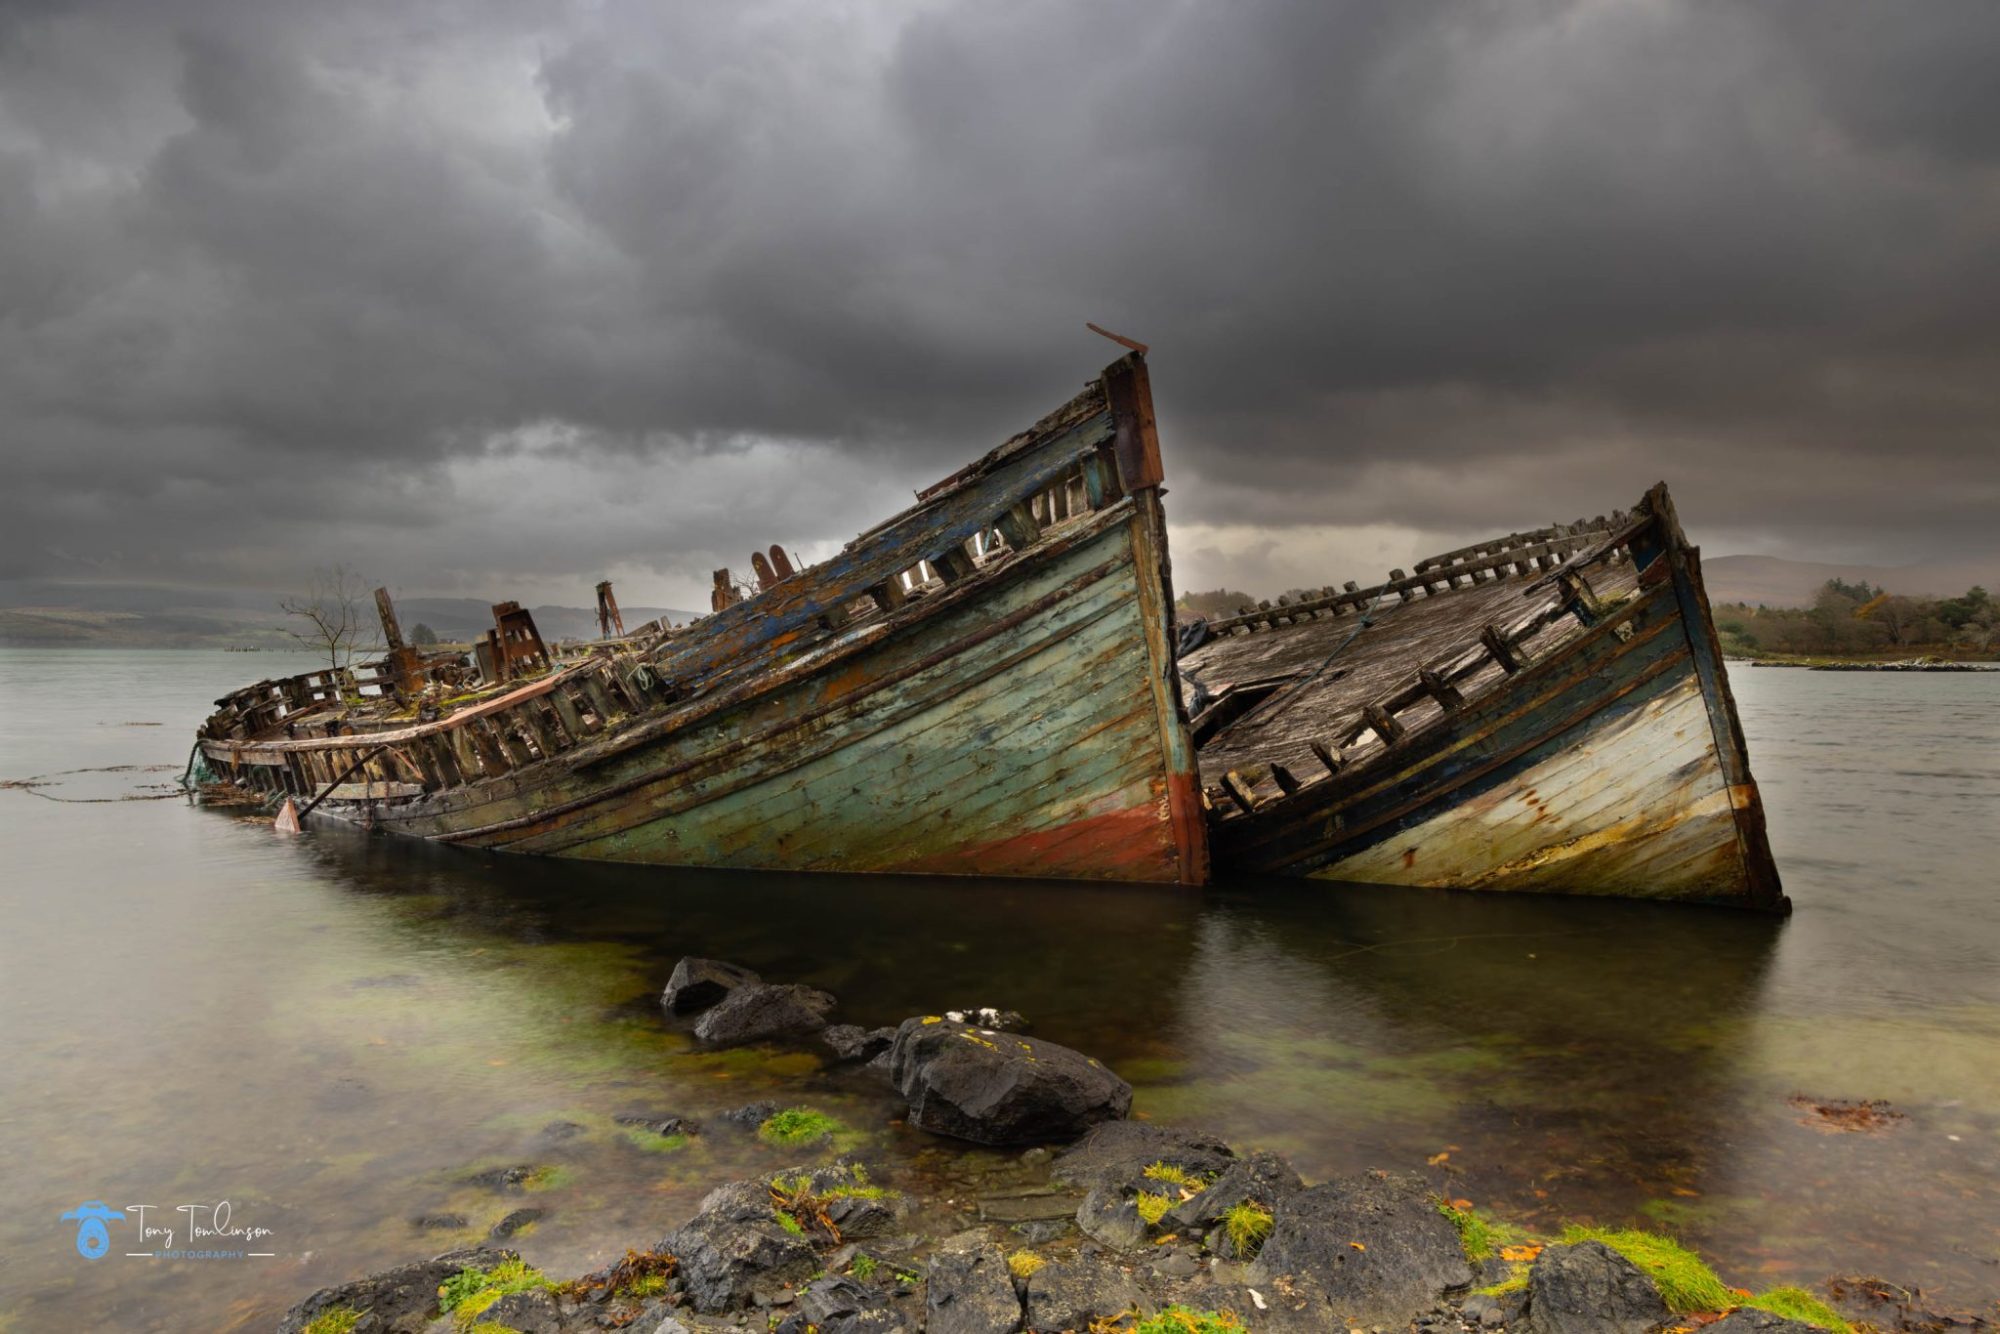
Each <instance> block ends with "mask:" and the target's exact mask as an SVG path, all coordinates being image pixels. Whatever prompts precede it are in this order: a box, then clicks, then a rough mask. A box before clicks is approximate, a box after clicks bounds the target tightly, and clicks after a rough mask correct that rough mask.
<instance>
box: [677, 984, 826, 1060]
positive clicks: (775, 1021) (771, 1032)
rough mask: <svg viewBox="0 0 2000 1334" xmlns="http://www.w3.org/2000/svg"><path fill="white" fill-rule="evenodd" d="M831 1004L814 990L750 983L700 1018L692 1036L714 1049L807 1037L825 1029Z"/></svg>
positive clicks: (725, 997)
mask: <svg viewBox="0 0 2000 1334" xmlns="http://www.w3.org/2000/svg"><path fill="white" fill-rule="evenodd" d="M834 1004H835V1002H834V998H833V997H832V996H831V995H830V994H828V993H827V992H824V991H821V990H819V989H818V988H817V987H806V986H799V985H798V984H796V983H787V984H785V985H782V986H779V985H773V984H770V983H763V982H759V983H753V984H751V985H748V986H741V987H737V988H736V989H735V990H734V991H731V992H730V993H729V994H728V995H727V996H724V997H723V998H722V999H721V1000H720V1001H719V1002H717V1003H716V1005H715V1007H714V1008H713V1009H711V1010H709V1011H708V1013H706V1014H704V1015H702V1017H701V1019H700V1021H699V1022H698V1023H696V1024H695V1026H694V1035H695V1036H696V1037H698V1038H700V1039H701V1040H702V1041H703V1042H707V1043H710V1044H712V1045H715V1046H733V1045H735V1044H738V1043H744V1042H768V1041H770V1040H772V1039H775V1038H800V1037H810V1036H811V1035H812V1034H814V1033H817V1032H819V1031H820V1030H821V1029H823V1028H825V1027H826V1017H827V1015H828V1014H830V1013H832V1011H833V1007H834Z"/></svg>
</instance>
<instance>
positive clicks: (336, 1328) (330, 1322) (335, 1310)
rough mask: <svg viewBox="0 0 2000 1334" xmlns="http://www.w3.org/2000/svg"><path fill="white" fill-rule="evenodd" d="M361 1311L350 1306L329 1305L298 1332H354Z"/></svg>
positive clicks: (332, 1333)
mask: <svg viewBox="0 0 2000 1334" xmlns="http://www.w3.org/2000/svg"><path fill="white" fill-rule="evenodd" d="M360 1323H361V1312H359V1311H357V1310H355V1309H354V1308H353V1307H351V1306H329V1307H327V1308H326V1309H325V1310H324V1311H321V1312H320V1313H319V1314H318V1315H316V1316H314V1317H313V1318H312V1322H311V1323H310V1324H308V1325H307V1326H306V1327H305V1328H304V1329H303V1330H301V1331H300V1334H354V1327H355V1326H356V1325H358V1324H360Z"/></svg>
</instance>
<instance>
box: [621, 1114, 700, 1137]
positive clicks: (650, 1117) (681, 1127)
mask: <svg viewBox="0 0 2000 1334" xmlns="http://www.w3.org/2000/svg"><path fill="white" fill-rule="evenodd" d="M611 1119H612V1120H613V1121H614V1122H616V1123H617V1124H619V1125H621V1126H636V1127H638V1128H639V1129H641V1130H650V1131H652V1132H653V1133H654V1134H655V1135H662V1136H664V1135H699V1134H700V1133H701V1123H700V1122H698V1121H691V1120H689V1119H688V1118H687V1117H685V1116H675V1115H674V1114H673V1113H671V1112H626V1113H624V1114H623V1115H620V1116H614V1117H612V1118H611Z"/></svg>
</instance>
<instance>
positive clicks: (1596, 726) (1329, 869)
mask: <svg viewBox="0 0 2000 1334" xmlns="http://www.w3.org/2000/svg"><path fill="white" fill-rule="evenodd" d="M1543 570H1546V571H1547V572H1546V573H1542V572H1541V571H1543ZM1446 574H1449V575H1450V576H1451V578H1449V579H1446V578H1444V577H1443V576H1445V575H1446ZM1461 578H1462V579H1463V582H1461V581H1460V580H1461ZM1391 599H1393V600H1391ZM1385 601H1387V605H1386V606H1384V605H1383V603H1384V602H1385ZM1316 602H1317V603H1331V604H1340V605H1349V606H1356V607H1375V608H1377V610H1375V611H1374V612H1373V613H1372V615H1373V617H1374V621H1373V623H1372V624H1370V625H1368V626H1367V627H1366V628H1364V629H1362V630H1361V632H1360V633H1359V634H1356V635H1353V636H1352V638H1351V639H1350V638H1349V635H1350V633H1351V632H1350V631H1348V630H1347V629H1345V628H1342V627H1340V626H1339V625H1338V623H1337V622H1326V621H1318V620H1313V619H1308V618H1305V617H1301V616H1297V615H1293V616H1292V617H1291V622H1290V624H1289V625H1283V626H1275V625H1273V626H1269V627H1268V628H1266V624H1265V623H1260V622H1259V621H1258V620H1257V619H1256V616H1257V614H1254V613H1253V614H1251V615H1249V616H1243V617H1235V618H1228V619H1225V620H1224V621H1221V622H1219V623H1217V624H1220V625H1222V626H1224V627H1225V628H1232V627H1234V626H1245V627H1247V629H1248V630H1249V633H1247V634H1233V635H1224V636H1220V637H1216V638H1213V639H1211V640H1210V641H1209V642H1208V643H1206V644H1204V645H1203V646H1202V647H1200V648H1198V649H1196V650H1195V651H1193V652H1192V653H1191V654H1189V655H1188V656H1187V657H1186V658H1184V659H1183V661H1182V667H1183V670H1184V671H1186V672H1192V673H1194V674H1195V675H1198V676H1199V677H1200V678H1201V680H1202V682H1203V683H1204V685H1205V686H1207V688H1208V689H1209V690H1210V691H1211V692H1214V694H1215V695H1216V696H1217V697H1218V698H1226V697H1227V693H1228V691H1229V690H1230V689H1231V688H1232V687H1234V686H1235V685H1237V684H1238V683H1249V682H1269V681H1272V680H1281V681H1282V680H1285V679H1286V678H1290V679H1291V680H1292V682H1293V683H1294V684H1293V685H1292V687H1290V688H1288V689H1286V690H1284V691H1282V692H1280V693H1279V694H1278V695H1277V696H1276V697H1274V699H1273V701H1272V702H1271V703H1270V704H1268V705H1266V706H1264V707H1261V708H1258V709H1255V710H1253V711H1251V712H1249V713H1247V714H1245V715H1244V716H1243V717H1241V718H1238V719H1236V720H1234V721H1232V722H1228V723H1225V724H1224V725H1222V726H1220V727H1216V728H1213V729H1205V728H1203V727H1202V725H1201V719H1199V718H1198V719H1197V720H1196V734H1197V735H1199V736H1202V737H1203V738H1204V740H1203V743H1202V746H1201V751H1200V758H1201V768H1202V772H1203V774H1204V775H1205V777H1206V781H1207V782H1208V783H1209V785H1210V787H1211V792H1212V802H1211V804H1212V806H1213V809H1214V812H1215V814H1214V818H1213V821H1212V838H1213V843H1214V852H1215V856H1216V859H1217V863H1218V865H1229V866H1233V867H1239V868H1242V869H1248V870H1255V871H1265V872H1280V873H1286V874H1292V875H1302V876H1309V877H1314V878H1320V879H1338V880H1361V881H1373V882H1377V883H1392V884H1414V885H1432V886H1448V887H1458V888H1472V889H1500V890H1519V889H1525V890H1538V891H1548V892H1563V893H1577V894H1622V895H1630V896H1636V897H1651V898H1672V899H1691V900H1700V901H1708V902H1717V903H1728V904H1737V905H1743V906H1751V907H1758V908H1765V909H1776V910H1783V909H1784V908H1785V907H1786V906H1788V905H1787V901H1786V899H1785V897H1784V894H1783V891H1782V889H1781V887H1780V885H1779V881H1778V875H1777V871H1776V868H1775V866H1774V865H1773V863H1772V860H1771V855H1770V848H1769V844H1768V840H1767V838H1766V836H1765V832H1764V823H1763V809H1762V804H1761V801H1760V799H1759V797H1758V794H1757V787H1756V783H1755V781H1754V779H1752V778H1751V776H1750V771H1749V761H1748V755H1747V751H1746V749H1745V746H1744V743H1743V736H1742V729H1741V726H1740V724H1739V722H1738V719H1737V717H1736V712H1735V704H1734V700H1733V699H1732V698H1731V696H1730V694H1729V689H1728V680H1727V676H1726V673H1725V672H1724V670H1723V665H1722V658H1721V653H1720V650H1719V648H1718V647H1717V646H1716V640H1715V632H1714V627H1713V625H1712V624H1711V622H1710V620H1709V615H1708V606H1707V600H1706V597H1705V596H1704V595H1703V593H1702V591H1701V586H1700V560H1699V554H1698V553H1697V552H1696V551H1695V550H1694V549H1693V548H1692V547H1690V546H1688V545H1687V542H1686V539H1685V538H1684V537H1683V536H1682V534H1681V530H1680V526H1679V522H1678V520H1677V518H1676V517H1675V515H1674V512H1673V506H1672V502H1671V500H1670V499H1669V497H1668V495H1667V491H1666V488H1665V487H1664V486H1663V485H1662V486H1657V487H1655V488H1653V489H1652V490H1651V491H1649V492H1648V493H1647V495H1646V497H1645V499H1644V500H1643V501H1642V502H1641V503H1640V504H1639V505H1638V506H1637V507H1636V508H1635V509H1634V510H1632V511H1631V512H1630V513H1626V512H1619V513H1617V514H1615V515H1613V516H1612V517H1611V518H1610V519H1604V518H1599V519H1597V520H1592V521H1579V522H1577V523H1575V524H1568V525H1557V526H1555V527H1552V528H1549V529H1542V530H1537V531H1536V532H1532V533H1516V534H1512V535H1510V536H1509V537H1506V538H1502V539H1497V540H1495V541H1492V542H1488V543H1481V544H1478V545H1475V546H1471V547H1466V548H1461V549H1460V550H1458V551H1455V552H1448V553H1445V554H1444V555H1443V556H1437V557H1432V558H1430V559H1428V560H1424V561H1419V562H1417V563H1416V565H1415V566H1414V573H1413V574H1411V575H1407V576H1405V575H1402V574H1401V573H1400V572H1395V573H1392V576H1391V578H1390V579H1389V580H1388V581H1386V582H1385V583H1383V584H1379V585H1376V586H1374V587H1373V588H1368V589H1362V588H1358V587H1356V586H1355V585H1354V584H1352V583H1350V584H1348V585H1347V586H1346V590H1345V591H1344V592H1342V593H1340V594H1336V595H1332V597H1331V598H1325V597H1322V598H1320V599H1312V598H1308V599H1306V600H1305V602H1304V604H1303V605H1304V606H1306V607H1308V608H1311V607H1313V606H1314V604H1315V603H1316ZM1299 605H1300V604H1298V603H1294V604H1293V608H1292V609H1290V610H1294V611H1295V610H1296V609H1297V607H1298V606H1299ZM1324 737H1331V738H1333V739H1336V740H1341V741H1343V743H1354V742H1357V741H1359V742H1360V744H1359V745H1358V746H1356V748H1355V749H1354V750H1353V751H1352V752H1346V753H1343V752H1336V751H1334V750H1332V749H1329V748H1328V746H1327V744H1326V743H1325V742H1324V741H1322V740H1321V738H1324ZM1363 738H1365V740H1363ZM1313 761H1317V763H1318V765H1319V766H1320V767H1321V768H1323V769H1325V770H1326V771H1327V776H1326V777H1325V778H1323V779H1320V780H1318V781H1314V782H1311V783H1304V784H1298V785H1297V786H1292V785H1290V784H1288V783H1287V782H1286V781H1285V780H1286V778H1288V777H1290V775H1291V774H1292V773H1294V772H1296V771H1297V769H1296V766H1298V765H1300V764H1302V763H1310V762H1313ZM1280 771H1283V773H1284V776H1283V777H1281V776H1280ZM1245 774H1268V775H1269V776H1270V777H1269V778H1268V780H1265V781H1260V782H1258V783H1255V784H1248V783H1245V782H1244V780H1243V775H1245Z"/></svg>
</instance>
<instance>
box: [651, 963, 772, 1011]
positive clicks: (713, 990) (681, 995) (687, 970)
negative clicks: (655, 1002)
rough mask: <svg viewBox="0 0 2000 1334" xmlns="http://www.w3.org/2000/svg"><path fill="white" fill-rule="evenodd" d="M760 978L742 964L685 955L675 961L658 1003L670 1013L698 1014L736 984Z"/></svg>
mask: <svg viewBox="0 0 2000 1334" xmlns="http://www.w3.org/2000/svg"><path fill="white" fill-rule="evenodd" d="M763 980H764V979H763V978H761V977H759V976H758V975H757V974H755V973H753V972H751V971H750V970H749V969H748V968H745V967H743V966H742V965H741V964H734V963H724V962H723V961H722V960H720V959H696V958H686V959H682V960H681V961H680V962H679V963H677V964H675V965H674V971H673V975H672V976H670V977H669V978H667V989H666V990H665V991H663V992H661V993H660V1004H661V1005H663V1006H665V1007H666V1008H667V1011H668V1012H669V1013H671V1014H698V1013H700V1012H701V1011H703V1010H706V1009H707V1008H709V1007H710V1006H711V1005H714V1004H715V1003H716V1002H718V1001H720V1000H721V999H722V998H723V997H724V996H727V995H728V994H729V993H730V992H732V991H734V990H736V989H737V988H738V987H745V986H754V985H756V984H757V983H759V982H762V981H763Z"/></svg>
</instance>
